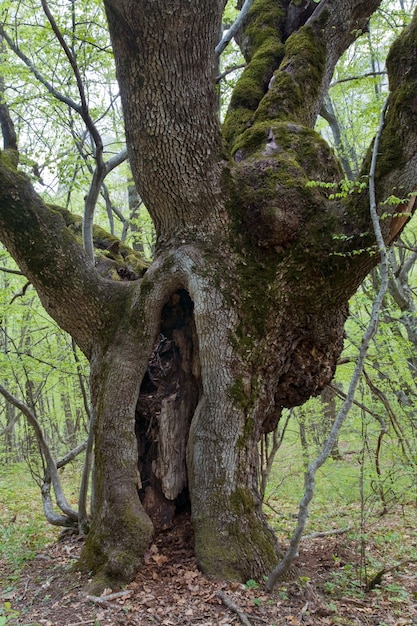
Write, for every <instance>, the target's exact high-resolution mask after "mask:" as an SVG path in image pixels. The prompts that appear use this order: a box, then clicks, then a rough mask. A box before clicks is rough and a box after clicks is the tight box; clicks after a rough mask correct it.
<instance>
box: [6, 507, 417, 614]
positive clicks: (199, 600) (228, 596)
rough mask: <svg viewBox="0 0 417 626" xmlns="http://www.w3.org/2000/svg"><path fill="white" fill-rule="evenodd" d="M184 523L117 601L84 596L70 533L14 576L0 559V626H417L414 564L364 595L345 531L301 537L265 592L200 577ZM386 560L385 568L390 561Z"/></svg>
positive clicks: (389, 522)
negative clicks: (288, 567) (292, 562)
mask: <svg viewBox="0 0 417 626" xmlns="http://www.w3.org/2000/svg"><path fill="white" fill-rule="evenodd" d="M399 517H401V516H396V515H395V513H394V514H393V515H391V516H388V517H386V518H385V519H384V521H383V522H381V523H382V525H383V526H384V532H385V533H389V532H391V531H392V530H395V532H396V533H398V520H399ZM414 519H415V514H414ZM185 527H186V523H183V524H181V525H179V526H176V527H174V529H173V530H172V531H170V532H169V533H166V534H165V535H161V536H160V537H159V538H158V539H157V540H155V543H154V544H152V546H151V548H150V550H149V552H148V554H147V557H146V563H145V565H144V567H143V568H142V570H141V571H140V572H139V574H138V575H137V577H136V579H135V580H134V581H133V582H132V583H131V584H129V585H127V586H126V587H125V588H124V590H123V591H122V595H119V596H116V595H112V592H113V590H111V589H108V590H105V591H104V593H103V594H102V597H100V598H98V597H91V596H88V595H87V594H86V593H85V587H86V584H87V582H88V579H87V577H86V576H83V575H81V574H79V573H76V572H74V571H73V565H74V563H75V561H76V559H77V556H78V554H79V551H80V549H81V545H82V543H81V541H80V540H79V538H77V537H76V536H67V537H65V538H63V539H62V540H60V541H58V542H55V543H53V544H51V545H49V546H47V547H46V548H44V549H42V551H41V552H40V553H38V554H37V555H36V556H35V558H34V559H33V560H31V561H29V562H26V563H25V564H24V565H23V567H22V568H21V569H20V570H19V575H18V577H16V575H14V576H13V575H12V572H11V571H9V570H8V567H9V566H8V564H7V562H6V561H5V560H3V562H2V561H1V560H0V583H1V584H2V590H0V626H2V625H3V624H7V625H8V626H9V625H10V626H12V625H13V626H14V625H15V626H18V625H19V626H22V625H29V624H30V625H31V626H35V625H36V626H37V625H41V626H82V625H89V624H91V625H93V626H110V625H112V626H115V625H122V624H123V625H126V626H136V625H142V626H147V625H155V624H162V625H166V626H173V625H189V624H195V625H199V626H216V625H221V626H228V625H232V624H233V625H234V624H246V626H248V625H251V626H262V625H266V626H274V625H276V626H281V625H282V626H283V625H284V624H285V625H288V626H289V625H291V626H327V625H333V624H334V625H342V626H344V625H346V626H348V625H356V624H358V625H365V626H366V625H373V626H417V563H416V562H408V563H405V562H403V563H402V564H401V565H400V566H399V567H397V568H395V569H392V571H387V572H386V573H385V574H384V575H383V576H382V577H381V580H380V585H377V586H376V587H375V588H374V589H373V590H372V591H365V590H364V587H365V585H364V582H365V581H366V580H367V581H368V583H369V581H371V580H372V577H373V576H375V574H376V573H377V572H378V571H379V570H380V569H381V565H380V563H381V559H380V555H379V556H378V555H376V554H374V555H373V551H374V552H375V550H374V548H375V546H373V545H372V543H371V544H370V545H367V546H366V553H364V550H363V549H362V550H361V549H359V548H358V545H361V544H358V541H357V540H355V539H352V537H351V536H350V537H349V534H348V533H346V534H339V535H330V536H325V537H316V538H311V539H309V540H306V541H303V543H302V549H301V550H300V557H299V561H298V568H299V569H298V571H297V575H296V576H295V577H294V580H292V581H288V582H285V583H282V584H280V585H278V586H277V588H276V589H275V591H274V593H273V594H267V593H265V591H264V590H263V588H262V584H258V583H256V582H255V581H247V583H246V584H245V585H243V584H238V583H222V582H219V581H215V580H210V579H208V578H206V577H205V576H203V575H202V574H201V573H200V572H199V570H198V568H197V566H196V562H195V559H194V556H193V553H192V549H191V548H190V547H188V548H185V547H184V541H183V538H184V529H185ZM415 532H416V528H415V526H414V527H410V526H409V523H406V524H405V525H403V527H402V529H401V530H400V533H402V534H403V540H404V541H406V542H407V543H408V542H410V540H411V544H409V545H411V546H412V547H411V550H412V551H414V550H415V546H416V545H417V544H416V542H415V539H416V535H415ZM375 549H376V548H375ZM392 556H393V555H388V556H387V558H388V557H390V560H389V562H385V563H384V565H385V568H386V569H388V567H389V566H392V565H393V564H395V560H394V561H393V560H392ZM373 558H374V560H372V559H373ZM365 560H366V562H367V564H368V565H367V569H366V568H365V566H364V561H365ZM402 560H403V561H406V559H402ZM397 563H398V560H397ZM370 564H372V565H373V567H371V566H370ZM378 564H379V565H378ZM369 570H371V571H369ZM358 581H359V582H358ZM361 583H362V584H361Z"/></svg>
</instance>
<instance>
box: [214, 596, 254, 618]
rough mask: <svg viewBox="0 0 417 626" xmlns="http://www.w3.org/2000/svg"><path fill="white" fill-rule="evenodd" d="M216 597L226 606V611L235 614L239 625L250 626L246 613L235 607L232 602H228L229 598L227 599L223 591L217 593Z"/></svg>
mask: <svg viewBox="0 0 417 626" xmlns="http://www.w3.org/2000/svg"><path fill="white" fill-rule="evenodd" d="M216 595H217V597H218V598H220V600H221V601H222V602H223V604H224V605H225V606H227V608H228V609H230V610H231V611H233V613H236V615H237V616H238V618H239V619H240V621H241V623H242V624H244V626H252V625H251V623H250V621H249V619H248V616H247V615H246V613H244V612H243V611H242V609H241V608H240V607H238V606H237V604H235V603H234V602H232V600H230V598H228V597H227V595H226V594H225V593H224V592H223V591H218V592H217V594H216Z"/></svg>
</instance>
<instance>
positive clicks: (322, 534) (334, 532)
mask: <svg viewBox="0 0 417 626" xmlns="http://www.w3.org/2000/svg"><path fill="white" fill-rule="evenodd" d="M351 528H352V526H346V528H336V529H335V530H324V531H323V532H317V533H310V534H309V535H303V536H302V537H301V541H308V540H309V539H319V538H320V537H329V536H330V535H344V534H345V533H348V532H349V531H350V529H351Z"/></svg>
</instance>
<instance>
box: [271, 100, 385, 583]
mask: <svg viewBox="0 0 417 626" xmlns="http://www.w3.org/2000/svg"><path fill="white" fill-rule="evenodd" d="M387 106H388V99H387V100H386V102H385V104H384V106H383V109H382V112H381V118H380V123H379V127H378V132H377V134H376V137H375V142H374V147H373V151H372V161H371V167H370V172H369V205H370V206H369V210H370V214H371V219H372V225H373V228H374V233H375V238H376V241H377V245H378V250H379V254H380V259H381V262H380V267H381V284H380V287H379V291H378V293H377V296H376V298H375V300H374V303H373V306H372V312H371V318H370V320H369V324H368V327H367V329H366V331H365V333H364V335H363V338H362V343H361V346H360V349H359V355H358V361H357V364H356V367H355V370H354V373H353V376H352V379H351V381H350V385H349V390H348V393H347V395H346V399H345V401H344V403H343V406H342V408H341V409H340V411H339V413H338V414H337V416H336V419H335V421H334V423H333V426H332V429H331V431H330V434H329V436H328V438H327V441H326V442H325V443H324V446H323V448H322V451H321V453H320V454H319V456H318V457H316V458H315V459H314V461H312V462H311V463H310V465H309V466H308V468H307V471H306V473H305V479H304V481H305V482H304V485H305V486H304V495H303V497H302V499H301V502H300V507H299V512H298V524H297V527H296V528H295V530H294V533H293V535H292V537H291V541H290V545H289V548H288V550H287V552H286V554H285V556H284V558H283V559H282V560H281V561H280V563H278V565H277V567H275V569H274V570H273V571H272V572H271V574H270V575H269V577H268V580H267V582H266V589H267V590H268V591H272V589H273V588H274V586H275V584H276V583H277V582H278V580H279V579H280V578H281V577H282V576H284V575H285V574H286V573H287V572H288V571H289V569H290V567H291V565H292V563H293V562H294V561H295V559H296V558H297V556H298V548H299V545H300V541H301V538H302V536H303V532H304V528H305V525H306V522H307V516H308V507H309V505H310V502H311V500H312V498H313V495H314V485H315V480H316V474H317V471H318V469H319V468H320V467H321V466H322V465H323V463H324V462H325V461H326V460H327V459H328V457H329V455H330V454H331V451H332V449H333V446H334V444H335V442H336V440H337V437H338V435H339V431H340V428H341V426H342V424H343V422H344V421H345V418H346V416H347V415H348V413H349V411H350V408H351V406H352V404H353V401H354V396H355V391H356V387H357V386H358V383H359V379H360V377H361V374H362V371H363V366H364V362H365V358H366V355H367V352H368V348H369V344H370V343H371V340H372V338H373V336H374V335H375V332H376V330H377V327H378V318H379V311H380V309H381V306H382V303H383V299H384V296H385V293H386V291H387V288H388V275H389V273H388V255H387V249H386V247H385V242H384V238H383V236H382V232H381V227H380V223H379V218H378V213H377V204H376V195H375V170H376V163H377V157H378V149H379V143H380V139H381V134H382V129H383V127H384V121H385V112H386V109H387Z"/></svg>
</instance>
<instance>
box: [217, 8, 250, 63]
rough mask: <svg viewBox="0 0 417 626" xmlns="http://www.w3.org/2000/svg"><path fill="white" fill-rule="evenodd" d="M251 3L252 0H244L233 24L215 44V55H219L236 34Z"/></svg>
mask: <svg viewBox="0 0 417 626" xmlns="http://www.w3.org/2000/svg"><path fill="white" fill-rule="evenodd" d="M252 3H253V0H245V4H244V5H243V7H242V9H241V11H240V13H239V15H238V16H237V18H236V20H235V21H234V22H233V24H232V25H231V27H230V28H229V30H227V31H226V32H225V33H224V35H223V37H222V38H221V40H220V41H219V43H218V44H217V46H216V55H217V56H220V55H221V53H222V52H223V50H224V49H225V48H226V46H227V44H228V43H229V42H230V41H231V40H232V39H233V37H234V36H235V35H236V33H237V31H238V30H239V28H240V25H241V24H242V22H243V20H244V18H245V17H246V15H247V14H248V13H249V9H250V8H251V6H252Z"/></svg>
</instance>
